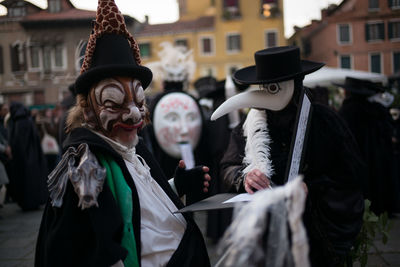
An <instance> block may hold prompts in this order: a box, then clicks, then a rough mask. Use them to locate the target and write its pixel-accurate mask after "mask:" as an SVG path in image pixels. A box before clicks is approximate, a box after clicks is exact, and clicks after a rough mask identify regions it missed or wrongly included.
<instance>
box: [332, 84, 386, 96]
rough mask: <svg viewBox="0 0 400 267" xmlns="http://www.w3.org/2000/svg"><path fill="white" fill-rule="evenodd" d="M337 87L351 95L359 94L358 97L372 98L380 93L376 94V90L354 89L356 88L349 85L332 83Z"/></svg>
mask: <svg viewBox="0 0 400 267" xmlns="http://www.w3.org/2000/svg"><path fill="white" fill-rule="evenodd" d="M332 84H333V85H335V86H338V87H341V88H343V89H344V90H346V91H349V92H351V93H354V94H358V95H365V96H371V95H375V94H377V93H379V92H376V91H374V90H370V89H368V88H364V87H361V88H360V87H354V86H350V85H347V84H341V83H332Z"/></svg>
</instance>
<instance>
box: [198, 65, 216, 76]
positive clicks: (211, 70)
mask: <svg viewBox="0 0 400 267" xmlns="http://www.w3.org/2000/svg"><path fill="white" fill-rule="evenodd" d="M205 76H212V77H218V76H217V69H216V68H215V66H212V65H203V66H200V77H205Z"/></svg>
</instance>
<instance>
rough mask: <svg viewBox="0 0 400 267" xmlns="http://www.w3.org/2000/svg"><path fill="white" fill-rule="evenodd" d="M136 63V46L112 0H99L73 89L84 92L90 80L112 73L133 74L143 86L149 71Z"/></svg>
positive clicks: (146, 84) (138, 59)
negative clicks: (79, 72) (79, 71)
mask: <svg viewBox="0 0 400 267" xmlns="http://www.w3.org/2000/svg"><path fill="white" fill-rule="evenodd" d="M140 63H141V59H140V51H139V46H138V44H137V43H136V41H135V39H134V38H133V36H132V35H131V34H130V33H129V32H128V30H127V29H126V25H125V19H124V17H123V15H122V14H121V12H120V11H119V10H118V7H117V6H116V4H115V2H114V0H99V3H98V7H97V14H96V21H95V22H94V23H93V31H92V33H91V34H90V37H89V41H88V44H87V47H86V52H85V59H84V61H83V64H82V68H81V75H80V76H79V77H78V78H77V80H76V83H75V90H76V92H77V93H79V94H87V93H88V92H89V89H90V87H91V86H92V85H93V84H94V83H96V82H98V81H100V80H102V79H105V78H108V77H113V76H128V77H133V78H137V79H138V80H140V81H141V83H142V86H143V88H146V87H147V86H148V85H149V84H150V82H151V79H152V77H153V74H152V72H151V71H150V69H148V68H146V67H144V66H141V65H140Z"/></svg>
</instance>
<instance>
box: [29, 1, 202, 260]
mask: <svg viewBox="0 0 400 267" xmlns="http://www.w3.org/2000/svg"><path fill="white" fill-rule="evenodd" d="M151 79H152V73H151V71H150V70H149V69H148V68H146V67H144V66H141V65H140V54H139V48H138V45H137V43H136V41H135V40H134V39H133V37H132V35H131V34H130V33H129V32H128V31H127V30H126V26H125V22H124V18H123V16H122V14H121V13H120V12H119V10H118V8H117V6H116V5H115V3H114V1H113V0H99V3H98V9H97V16H96V21H95V23H94V29H93V32H92V34H91V35H90V38H89V42H88V45H87V50H86V54H85V60H84V62H83V65H82V68H81V74H80V76H79V77H78V78H77V80H76V83H75V90H76V93H77V96H76V98H77V99H76V104H75V106H74V107H73V108H72V109H71V110H70V113H69V116H68V118H67V132H68V133H69V135H68V137H67V138H66V140H65V142H64V151H65V153H64V155H63V158H62V160H61V162H60V163H59V165H58V166H57V167H56V168H55V170H54V171H53V172H52V173H51V174H50V175H49V180H48V184H49V191H50V199H49V202H48V203H47V205H46V209H45V211H44V215H43V219H42V223H41V227H40V232H39V237H38V241H37V247H36V258H35V266H96V267H97V266H129V267H131V266H177V265H180V266H209V259H208V255H207V250H206V247H205V244H204V240H203V237H202V236H201V232H200V230H199V229H198V227H197V225H196V223H195V222H194V220H193V218H192V217H191V216H190V215H187V214H183V215H182V214H180V213H175V212H176V211H177V210H178V209H180V208H182V207H183V204H182V203H181V201H180V199H179V197H180V196H182V195H183V194H191V193H196V194H197V195H200V194H199V193H198V192H197V191H200V192H206V191H207V190H208V181H209V180H210V177H209V175H208V174H207V172H208V168H207V167H197V168H194V169H191V170H185V166H184V162H180V163H179V167H178V168H177V171H176V173H175V179H174V180H172V181H171V185H172V186H170V184H169V183H168V180H167V178H166V177H165V176H164V174H163V172H162V171H161V169H160V167H159V165H158V164H157V162H156V161H155V160H154V158H153V157H152V155H151V153H150V152H149V151H148V150H147V149H146V147H145V145H144V144H143V142H142V141H141V140H140V139H139V137H138V135H137V133H138V131H139V130H140V129H141V128H142V127H143V125H144V124H145V123H146V122H147V120H148V119H147V116H148V115H147V114H148V112H147V108H146V104H145V102H144V100H145V95H144V89H145V88H146V87H147V86H148V85H149V84H150V82H151ZM173 187H174V188H175V192H174V189H173ZM176 192H177V193H178V194H177V193H176Z"/></svg>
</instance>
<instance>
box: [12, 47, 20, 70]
mask: <svg viewBox="0 0 400 267" xmlns="http://www.w3.org/2000/svg"><path fill="white" fill-rule="evenodd" d="M10 57H11V71H18V69H19V68H18V52H17V49H16V47H15V46H12V45H10Z"/></svg>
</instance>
